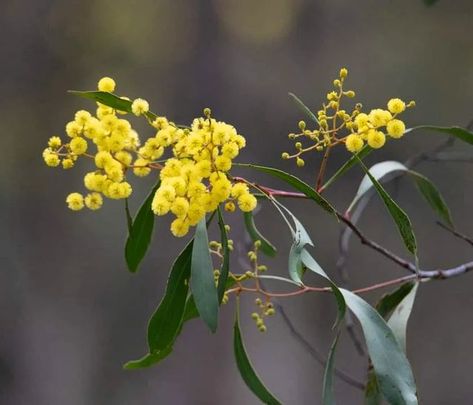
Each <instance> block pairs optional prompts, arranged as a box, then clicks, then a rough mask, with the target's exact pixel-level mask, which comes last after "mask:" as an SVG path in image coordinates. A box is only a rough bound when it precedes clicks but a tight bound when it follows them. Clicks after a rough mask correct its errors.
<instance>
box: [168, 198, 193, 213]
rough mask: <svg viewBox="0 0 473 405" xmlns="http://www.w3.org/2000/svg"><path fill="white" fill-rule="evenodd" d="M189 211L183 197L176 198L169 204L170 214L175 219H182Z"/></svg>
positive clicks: (187, 203)
mask: <svg viewBox="0 0 473 405" xmlns="http://www.w3.org/2000/svg"><path fill="white" fill-rule="evenodd" d="M188 210H189V201H187V199H185V198H184V197H177V198H176V199H175V200H174V202H173V203H172V204H171V212H172V213H173V214H174V215H175V216H176V217H184V216H186V214H187V211H188Z"/></svg>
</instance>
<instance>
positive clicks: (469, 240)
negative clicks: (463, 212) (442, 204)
mask: <svg viewBox="0 0 473 405" xmlns="http://www.w3.org/2000/svg"><path fill="white" fill-rule="evenodd" d="M436 224H437V225H438V226H440V227H441V228H443V229H445V230H446V231H448V232H450V233H451V234H452V235H455V236H456V237H457V238H460V239H463V240H464V241H465V242H467V243H469V244H470V245H471V246H473V239H472V238H470V237H469V236H467V235H465V234H463V233H460V232H458V231H456V230H455V229H452V228H450V227H449V226H447V225H445V224H443V223H442V222H440V221H436Z"/></svg>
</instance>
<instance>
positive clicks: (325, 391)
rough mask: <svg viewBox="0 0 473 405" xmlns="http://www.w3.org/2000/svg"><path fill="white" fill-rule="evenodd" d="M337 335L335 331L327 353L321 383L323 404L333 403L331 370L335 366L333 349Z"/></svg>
mask: <svg viewBox="0 0 473 405" xmlns="http://www.w3.org/2000/svg"><path fill="white" fill-rule="evenodd" d="M339 336H340V333H339V332H337V335H336V336H335V339H334V341H333V343H332V346H331V347H330V351H329V353H328V357H327V363H326V364H325V371H324V381H323V385H322V404H323V405H335V397H334V394H333V370H334V368H335V350H336V349H337V343H338V338H339Z"/></svg>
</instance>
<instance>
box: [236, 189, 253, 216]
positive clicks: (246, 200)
mask: <svg viewBox="0 0 473 405" xmlns="http://www.w3.org/2000/svg"><path fill="white" fill-rule="evenodd" d="M257 204H258V201H257V200H256V197H255V196H254V195H253V194H249V193H246V194H242V195H241V196H240V197H238V207H239V208H240V209H241V210H242V211H243V212H250V211H253V210H254V209H255V208H256V205H257Z"/></svg>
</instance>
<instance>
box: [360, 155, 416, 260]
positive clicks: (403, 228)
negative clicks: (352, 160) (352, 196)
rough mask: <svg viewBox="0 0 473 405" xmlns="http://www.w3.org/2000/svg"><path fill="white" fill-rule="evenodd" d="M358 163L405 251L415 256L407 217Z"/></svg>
mask: <svg viewBox="0 0 473 405" xmlns="http://www.w3.org/2000/svg"><path fill="white" fill-rule="evenodd" d="M358 161H359V163H360V165H361V167H362V168H363V170H364V171H365V173H366V174H367V175H368V177H369V178H370V179H371V182H372V183H373V185H374V187H375V188H376V191H377V192H378V194H379V195H380V197H381V198H382V200H383V201H384V204H385V205H386V208H387V209H388V211H389V213H390V214H391V217H392V218H393V220H394V222H395V223H396V225H397V227H398V230H399V233H400V234H401V237H402V240H403V241H404V245H405V246H406V248H407V250H408V251H409V252H411V253H412V254H413V255H417V243H416V238H415V236H414V232H413V230H412V224H411V221H410V219H409V217H408V216H407V214H406V213H405V212H404V211H403V210H402V209H401V208H400V207H399V205H397V204H396V203H395V202H394V200H393V199H392V198H391V197H390V196H389V194H388V193H387V192H386V190H384V188H383V186H382V185H381V184H379V182H378V181H377V180H376V179H375V178H374V177H373V175H372V174H371V173H370V172H369V170H368V169H367V168H366V166H365V165H364V164H363V162H362V161H361V160H358Z"/></svg>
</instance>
